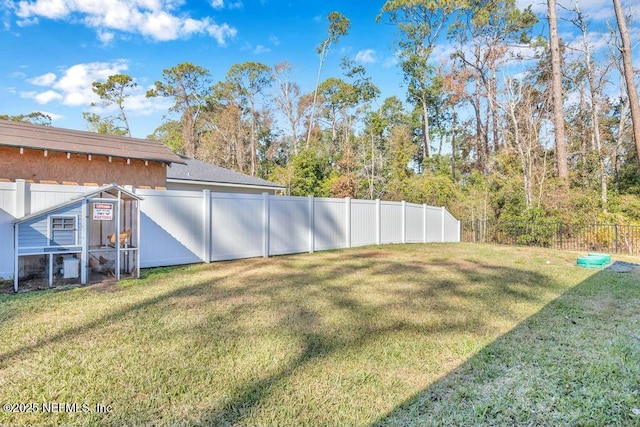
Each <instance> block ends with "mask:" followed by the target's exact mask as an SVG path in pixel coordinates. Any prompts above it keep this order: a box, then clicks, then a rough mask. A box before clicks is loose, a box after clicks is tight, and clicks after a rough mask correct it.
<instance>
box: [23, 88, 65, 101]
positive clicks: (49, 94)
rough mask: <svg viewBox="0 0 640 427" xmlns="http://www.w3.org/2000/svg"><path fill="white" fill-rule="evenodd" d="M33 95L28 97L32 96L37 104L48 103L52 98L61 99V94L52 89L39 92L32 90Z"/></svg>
mask: <svg viewBox="0 0 640 427" xmlns="http://www.w3.org/2000/svg"><path fill="white" fill-rule="evenodd" d="M32 93H33V96H30V98H33V99H34V100H35V101H36V102H37V103H38V104H42V105H44V104H48V103H50V102H51V101H53V100H59V99H62V95H60V94H59V93H58V92H56V91H54V90H46V91H44V92H40V93H35V92H32Z"/></svg>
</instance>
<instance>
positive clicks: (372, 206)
mask: <svg viewBox="0 0 640 427" xmlns="http://www.w3.org/2000/svg"><path fill="white" fill-rule="evenodd" d="M376 206H377V204H376V202H375V200H351V246H364V245H375V243H376V234H377V231H376V227H377V226H378V223H377V212H376Z"/></svg>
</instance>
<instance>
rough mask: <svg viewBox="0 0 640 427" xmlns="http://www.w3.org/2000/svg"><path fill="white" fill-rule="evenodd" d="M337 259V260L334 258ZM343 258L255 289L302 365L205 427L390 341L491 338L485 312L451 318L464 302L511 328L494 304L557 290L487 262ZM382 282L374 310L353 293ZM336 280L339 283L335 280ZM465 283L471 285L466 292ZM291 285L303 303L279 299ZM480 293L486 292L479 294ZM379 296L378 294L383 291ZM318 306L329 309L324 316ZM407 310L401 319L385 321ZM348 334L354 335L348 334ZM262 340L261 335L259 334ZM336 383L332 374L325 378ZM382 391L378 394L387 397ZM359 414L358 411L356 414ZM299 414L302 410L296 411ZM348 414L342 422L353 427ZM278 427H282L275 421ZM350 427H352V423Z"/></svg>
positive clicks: (248, 393) (231, 403)
mask: <svg viewBox="0 0 640 427" xmlns="http://www.w3.org/2000/svg"><path fill="white" fill-rule="evenodd" d="M328 257H329V258H331V255H328ZM335 257H336V258H339V262H338V263H337V264H338V266H336V267H331V266H328V265H330V264H331V262H332V260H331V259H327V258H323V259H319V260H318V261H316V263H315V264H314V263H311V265H310V266H309V269H308V270H307V271H306V272H299V271H298V270H297V269H295V268H292V269H291V272H289V273H284V274H276V275H272V276H271V277H270V282H271V283H279V284H280V286H275V287H273V286H268V287H265V288H262V289H255V288H254V289H252V290H251V292H252V293H253V294H261V293H264V294H267V295H269V297H270V298H272V299H273V300H275V301H278V303H276V306H278V307H279V310H281V314H282V316H281V317H282V320H281V321H280V324H279V325H278V327H279V328H280V329H282V330H284V331H288V333H289V334H291V335H294V336H296V337H297V338H298V341H299V342H300V351H299V352H298V355H297V357H295V358H294V359H293V360H291V361H290V362H289V363H288V364H287V365H286V366H284V367H282V368H281V369H279V370H277V371H276V372H274V373H272V374H268V375H264V376H262V377H260V378H253V379H252V380H251V381H247V382H246V383H244V384H240V385H239V388H238V391H237V392H236V393H234V397H233V398H231V399H229V400H228V401H226V402H225V404H224V405H223V406H222V407H216V408H211V409H210V410H209V411H208V412H207V413H205V414H203V416H202V418H201V419H200V422H199V423H198V424H199V425H237V424H242V423H243V421H245V420H246V419H247V417H250V416H251V415H252V411H254V410H256V409H257V408H259V407H260V405H261V404H262V403H264V402H265V401H266V400H267V399H269V398H270V397H271V396H272V395H273V394H274V393H275V392H276V390H278V389H280V388H281V387H283V386H284V383H286V382H287V380H288V379H289V378H290V377H291V376H293V375H295V373H296V372H299V371H300V370H303V369H304V368H305V367H306V366H307V365H309V364H311V363H313V362H315V361H318V360H323V359H328V358H330V357H331V356H333V355H335V354H337V353H340V352H345V351H348V350H357V349H359V348H363V347H365V346H366V345H367V344H370V343H373V342H375V341H376V340H378V339H380V338H381V337H384V336H389V334H405V333H409V334H417V335H427V336H428V335H429V334H443V333H448V332H450V333H453V334H460V333H462V334H466V333H473V332H481V333H485V332H487V331H490V330H492V328H493V327H494V326H493V325H491V324H490V323H491V322H490V320H489V319H488V317H486V316H485V315H484V313H483V309H479V310H476V312H475V313H466V315H465V316H462V317H461V316H455V315H452V314H454V313H456V312H459V311H460V306H459V305H458V303H459V301H460V300H461V299H462V300H465V301H467V302H468V303H469V304H470V305H473V306H476V307H478V306H479V307H483V308H485V309H486V310H491V311H493V312H500V314H499V315H500V316H503V317H505V318H508V319H509V320H513V319H518V318H519V316H520V315H519V313H518V312H517V311H512V310H511V309H509V308H508V307H504V308H503V307H496V296H497V295H500V297H499V299H501V300H502V301H507V300H509V301H513V300H520V301H522V300H526V301H529V302H539V301H540V289H541V288H548V289H550V290H551V289H553V288H554V286H555V284H554V282H553V281H552V280H549V279H548V278H547V277H546V276H544V275H542V274H540V273H537V272H533V271H528V270H526V269H518V268H510V267H500V266H496V265H490V264H486V263H482V262H475V263H471V262H461V261H457V260H447V261H444V260H438V262H437V263H436V262H433V263H429V262H422V261H419V260H416V261H409V262H402V261H396V260H390V259H388V257H386V256H385V254H380V253H379V252H375V251H374V252H371V253H368V252H364V253H363V252H356V253H352V252H342V253H340V254H335ZM436 266H437V267H438V268H440V269H448V270H450V271H451V272H453V273H452V276H451V277H450V278H441V277H438V276H437V275H435V276H434V275H433V274H432V270H433V268H434V267H436ZM362 272H366V274H367V275H370V276H373V277H380V278H381V281H380V283H379V286H377V285H376V284H373V285H371V284H365V285H366V286H371V288H370V289H368V291H369V292H370V293H371V294H376V293H378V294H379V295H378V298H377V299H375V300H374V302H364V301H363V300H362V295H360V294H357V293H356V292H355V291H354V288H357V287H358V286H361V285H363V284H362V283H358V277H359V274H361V273H362ZM398 277H402V278H403V281H402V283H397V284H398V285H402V286H399V287H398V289H393V290H391V291H390V290H389V289H388V288H387V287H386V285H387V284H388V283H389V282H392V283H393V281H394V280H397V278H398ZM336 278H340V280H337V279H336ZM476 282H477V283H484V284H485V285H486V284H489V285H488V286H484V287H482V289H477V290H476V289H474V287H473V285H472V286H471V287H469V285H468V283H476ZM465 283H467V284H465ZM289 284H297V285H298V286H300V289H301V291H303V292H302V294H301V295H304V298H299V299H289V298H280V292H281V291H282V290H283V289H287V286H289ZM523 284H537V285H538V287H537V289H530V290H527V289H525V287H523ZM478 287H479V288H480V287H481V286H478ZM378 288H380V289H378ZM318 306H322V307H329V308H328V309H326V308H325V309H324V310H323V311H320V310H318V309H317V307H318ZM399 308H401V314H402V315H401V316H400V315H398V316H391V317H388V318H387V317H385V315H386V314H387V313H393V312H395V311H397V310H398V309H399ZM329 311H339V312H341V313H342V314H343V317H342V318H343V321H342V322H340V323H339V324H338V325H337V326H336V327H335V328H333V329H331V328H327V327H325V326H323V325H326V322H327V317H328V315H327V312H329ZM425 312H426V313H429V316H430V317H432V318H433V319H436V320H434V321H431V322H421V321H419V320H415V319H414V317H420V316H423V315H424V314H425ZM236 314H237V313H233V314H231V313H229V316H228V317H227V318H226V319H225V321H228V322H231V323H233V319H234V317H235V316H236ZM345 331H348V332H345ZM254 332H256V333H259V331H254ZM327 374H328V375H331V373H330V372H329V373H327ZM384 392H385V391H384V390H380V393H384ZM354 409H355V408H354ZM296 410H297V411H302V412H303V411H304V409H301V408H297V409H296ZM349 416H350V414H343V419H345V420H348V419H349ZM327 419H328V420H331V421H328V423H329V424H332V425H335V424H336V421H335V420H336V419H337V418H333V419H331V417H328V418H327ZM327 419H323V420H312V419H297V420H296V421H293V423H294V424H303V425H309V424H310V423H311V424H312V425H326V424H327ZM276 424H280V422H279V421H276ZM347 424H348V425H351V424H352V422H351V421H348V422H347Z"/></svg>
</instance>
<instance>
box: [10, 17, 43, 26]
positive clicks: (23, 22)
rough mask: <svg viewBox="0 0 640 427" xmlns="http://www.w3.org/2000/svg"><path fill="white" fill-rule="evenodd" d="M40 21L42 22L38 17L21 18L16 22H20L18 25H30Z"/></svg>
mask: <svg viewBox="0 0 640 427" xmlns="http://www.w3.org/2000/svg"><path fill="white" fill-rule="evenodd" d="M38 22H40V21H39V20H38V18H31V19H20V20H18V21H16V24H18V27H28V26H30V25H36V24H37V23H38Z"/></svg>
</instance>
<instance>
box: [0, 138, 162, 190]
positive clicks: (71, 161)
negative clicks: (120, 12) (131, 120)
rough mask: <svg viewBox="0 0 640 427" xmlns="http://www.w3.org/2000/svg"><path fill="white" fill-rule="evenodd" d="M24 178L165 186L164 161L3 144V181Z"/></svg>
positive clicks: (0, 162) (0, 163)
mask: <svg viewBox="0 0 640 427" xmlns="http://www.w3.org/2000/svg"><path fill="white" fill-rule="evenodd" d="M16 179H24V180H25V181H26V182H28V183H42V184H63V185H85V186H96V187H97V186H101V185H108V184H113V183H117V184H119V185H131V186H134V187H137V188H154V189H164V188H165V187H166V168H165V166H164V164H163V163H160V162H152V161H149V162H148V163H147V165H145V162H144V161H143V160H136V159H131V160H130V164H127V160H126V159H122V158H116V157H113V158H112V160H111V162H109V159H108V157H105V156H92V158H91V160H89V159H88V156H87V155H86V154H73V153H71V154H70V158H67V153H61V152H55V151H50V152H48V153H47V156H45V155H44V151H43V150H32V149H26V148H25V149H24V150H23V153H22V154H20V149H19V148H13V147H0V181H15V180H16Z"/></svg>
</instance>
